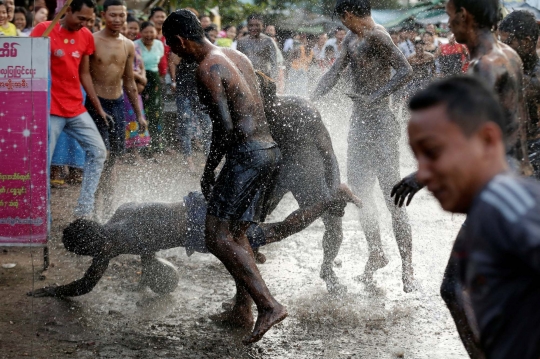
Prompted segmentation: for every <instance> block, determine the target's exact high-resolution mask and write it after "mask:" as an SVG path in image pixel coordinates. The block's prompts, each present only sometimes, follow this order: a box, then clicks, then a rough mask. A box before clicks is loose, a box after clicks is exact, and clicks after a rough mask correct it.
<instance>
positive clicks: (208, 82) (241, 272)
mask: <svg viewBox="0 0 540 359" xmlns="http://www.w3.org/2000/svg"><path fill="white" fill-rule="evenodd" d="M163 34H164V36H165V38H166V40H167V44H168V45H169V46H170V47H171V50H172V51H173V52H174V53H175V54H177V55H179V56H180V57H182V58H183V59H184V60H186V61H188V62H197V63H198V64H199V67H198V68H197V72H196V78H197V85H198V90H199V97H200V99H201V103H202V104H203V105H205V106H206V107H207V109H208V113H209V115H210V118H211V120H212V127H213V128H212V145H211V148H210V153H209V155H208V159H207V161H206V166H205V169H204V172H203V176H202V179H201V189H202V192H203V194H204V196H205V198H206V199H207V200H208V210H207V216H206V246H207V247H208V250H209V251H210V252H211V253H212V254H214V255H215V256H216V257H217V258H218V259H219V260H221V262H223V264H224V265H225V267H226V268H227V270H228V271H229V273H231V275H232V276H233V278H234V279H235V281H236V289H237V291H236V304H235V306H234V308H233V310H232V311H231V312H229V313H228V316H229V322H230V323H231V324H232V325H237V326H240V327H243V328H252V326H253V313H252V310H251V306H252V303H253V301H254V302H255V303H256V305H257V310H258V316H257V322H256V323H255V328H254V329H253V332H252V333H251V335H250V336H248V337H246V338H245V339H244V341H243V342H244V344H250V343H254V342H256V341H259V340H260V339H261V338H262V337H263V336H264V334H265V333H266V332H267V331H268V330H269V329H270V328H271V327H272V326H274V325H275V324H277V323H279V322H281V321H282V320H283V319H285V318H286V317H287V310H286V309H285V307H284V306H282V305H281V304H280V303H278V301H277V300H276V299H275V298H274V297H273V296H272V295H271V294H270V291H269V290H268V288H267V287H266V284H265V283H264V280H263V279H262V277H261V274H260V272H259V270H258V268H257V266H256V264H255V259H254V256H253V251H252V249H251V247H250V245H249V241H248V239H247V237H246V231H247V229H248V228H249V226H250V225H251V223H258V222H263V221H264V219H265V217H266V213H267V202H268V200H269V199H270V196H271V194H272V190H273V187H274V182H275V179H276V177H277V174H278V165H279V161H280V159H281V154H280V151H279V148H278V147H277V145H276V143H275V142H274V140H273V139H272V136H271V135H270V129H269V128H268V124H267V123H266V118H265V115H264V106H263V101H262V99H261V96H260V94H259V91H258V85H257V77H256V75H255V71H254V70H253V66H252V65H251V62H250V61H249V59H248V58H247V57H246V56H245V55H243V54H241V53H239V52H238V51H235V50H232V49H220V48H218V47H216V46H214V45H213V44H211V43H210V42H209V41H208V40H207V39H206V38H205V36H204V31H203V29H202V27H201V23H200V22H199V20H198V19H197V17H196V16H195V15H194V14H193V13H192V12H191V11H188V10H183V9H182V10H177V11H175V12H174V13H172V14H171V15H169V17H168V18H167V20H166V21H165V23H164V24H163ZM270 41H271V40H270ZM272 48H273V45H272ZM224 157H225V165H224V167H223V168H222V170H221V172H220V174H219V176H218V178H217V179H216V175H215V170H216V168H217V166H218V165H219V163H220V162H221V160H222V159H223V158H224Z"/></svg>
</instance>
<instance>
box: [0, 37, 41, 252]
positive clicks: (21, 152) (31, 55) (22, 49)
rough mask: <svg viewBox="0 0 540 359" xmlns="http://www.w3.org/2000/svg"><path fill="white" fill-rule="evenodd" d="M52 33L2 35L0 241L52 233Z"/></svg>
mask: <svg viewBox="0 0 540 359" xmlns="http://www.w3.org/2000/svg"><path fill="white" fill-rule="evenodd" d="M48 108H49V39H45V38H29V37H0V246H44V245H46V243H47V237H48V234H49V223H50V221H49V176H48V173H49V171H48V126H49V110H48Z"/></svg>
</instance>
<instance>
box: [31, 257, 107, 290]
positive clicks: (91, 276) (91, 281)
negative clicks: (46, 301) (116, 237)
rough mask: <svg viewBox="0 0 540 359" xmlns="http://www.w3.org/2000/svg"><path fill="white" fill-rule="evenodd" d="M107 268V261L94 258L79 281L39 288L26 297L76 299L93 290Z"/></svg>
mask: <svg viewBox="0 0 540 359" xmlns="http://www.w3.org/2000/svg"><path fill="white" fill-rule="evenodd" d="M108 266H109V260H108V259H102V258H94V260H93V261H92V265H91V266H90V268H88V270H87V271H86V273H85V274H84V277H82V278H81V279H79V280H76V281H74V282H71V283H69V284H66V285H62V286H59V287H57V286H51V287H45V288H41V289H38V290H35V291H33V292H29V293H28V295H29V296H33V297H76V296H79V295H83V294H87V293H89V292H91V291H92V289H94V287H95V286H96V284H97V283H98V282H99V280H100V279H101V277H103V275H104V274H105V270H107V267H108Z"/></svg>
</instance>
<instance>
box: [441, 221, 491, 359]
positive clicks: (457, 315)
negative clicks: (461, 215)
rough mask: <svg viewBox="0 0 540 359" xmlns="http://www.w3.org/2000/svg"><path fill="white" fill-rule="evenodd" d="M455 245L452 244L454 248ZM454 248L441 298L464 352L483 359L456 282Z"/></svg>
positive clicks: (446, 270)
mask: <svg viewBox="0 0 540 359" xmlns="http://www.w3.org/2000/svg"><path fill="white" fill-rule="evenodd" d="M462 231H463V229H462V230H460V232H459V234H458V238H457V239H456V244H457V243H458V241H459V240H460V236H461V234H462ZM456 244H454V248H456ZM454 248H452V254H451V255H450V259H449V260H448V264H447V266H446V269H445V271H444V277H443V282H442V285H441V297H442V298H443V300H444V302H445V303H446V306H447V307H448V310H449V311H450V314H451V315H452V318H453V319H454V323H455V324H456V329H457V331H458V333H459V337H460V338H461V342H462V343H463V346H465V350H467V353H468V354H469V356H470V357H471V358H472V359H483V358H484V353H483V352H482V350H481V348H480V344H479V341H478V339H477V338H478V330H476V332H475V330H474V329H473V325H474V324H473V323H471V320H469V317H468V316H467V311H466V310H465V307H464V303H465V300H464V292H463V288H461V285H460V284H459V280H458V273H457V271H458V263H457V261H456V259H455V258H454V256H453V253H454Z"/></svg>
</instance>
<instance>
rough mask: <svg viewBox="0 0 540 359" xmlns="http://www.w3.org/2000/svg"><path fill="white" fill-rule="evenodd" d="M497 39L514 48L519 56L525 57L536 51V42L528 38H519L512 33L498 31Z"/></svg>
mask: <svg viewBox="0 0 540 359" xmlns="http://www.w3.org/2000/svg"><path fill="white" fill-rule="evenodd" d="M499 39H500V40H501V42H502V43H505V44H506V45H508V46H510V47H511V48H512V49H514V51H516V52H517V53H518V55H519V57H521V58H525V57H527V56H528V55H530V54H533V53H534V52H535V51H536V44H535V43H534V41H532V40H531V39H530V38H526V39H522V40H519V39H517V38H516V37H515V36H514V34H511V33H509V32H504V31H499Z"/></svg>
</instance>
